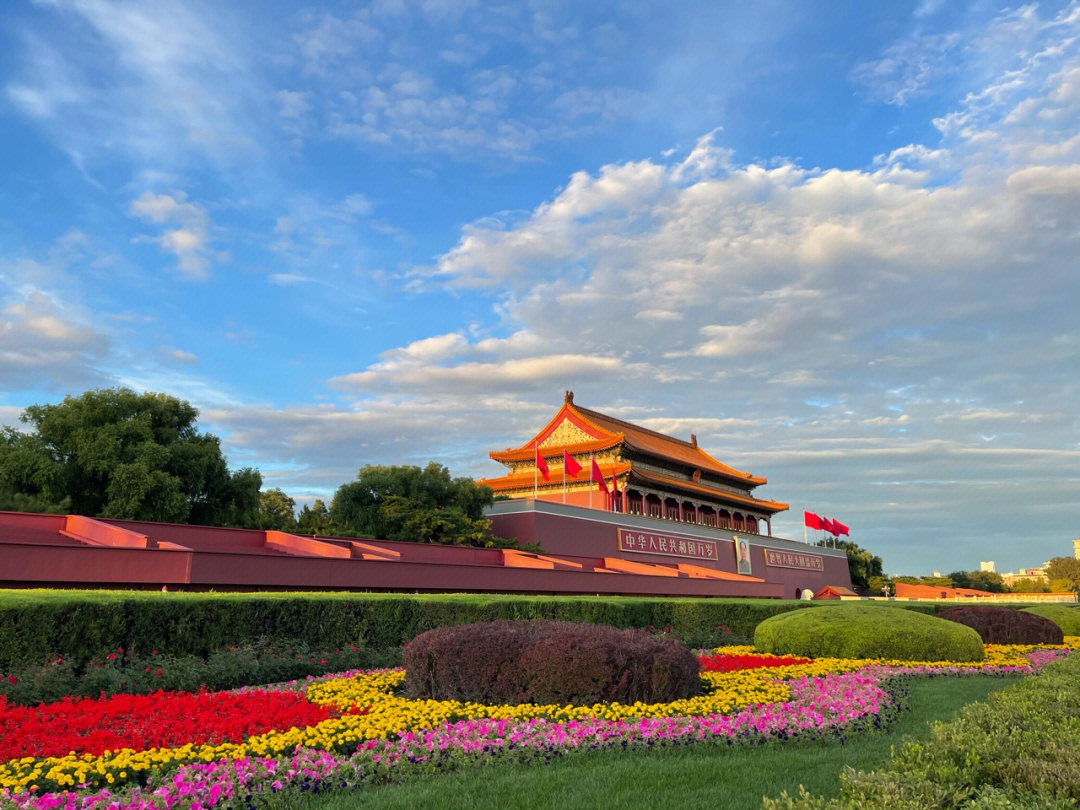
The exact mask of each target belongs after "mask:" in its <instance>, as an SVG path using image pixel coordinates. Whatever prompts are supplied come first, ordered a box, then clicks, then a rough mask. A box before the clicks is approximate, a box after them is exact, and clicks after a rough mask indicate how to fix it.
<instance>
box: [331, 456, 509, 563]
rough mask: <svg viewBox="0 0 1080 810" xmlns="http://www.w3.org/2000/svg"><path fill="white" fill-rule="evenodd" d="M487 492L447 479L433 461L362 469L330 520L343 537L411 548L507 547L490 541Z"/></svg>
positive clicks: (342, 491) (343, 489) (337, 497)
mask: <svg viewBox="0 0 1080 810" xmlns="http://www.w3.org/2000/svg"><path fill="white" fill-rule="evenodd" d="M493 500H494V499H493V497H492V492H491V489H489V488H488V487H482V486H477V484H476V483H475V482H474V481H473V480H472V479H471V478H451V476H450V471H449V470H447V469H446V467H443V466H442V465H441V464H436V463H435V462H431V463H430V464H428V465H427V467H425V468H424V469H420V468H419V467H413V466H400V467H385V466H374V465H369V466H366V467H362V468H361V469H360V471H359V472H358V473H357V474H356V480H355V481H353V482H350V483H348V484H343V485H342V486H340V487H339V488H338V490H337V492H336V493H335V494H334V500H333V501H332V503H331V504H330V516H331V518H332V519H333V522H334V526H335V529H336V530H337V531H340V532H341V533H343V534H346V535H352V536H358V537H373V538H376V539H380V540H403V541H407V542H415V543H443V544H448V545H468V546H487V547H506V546H513V545H516V543H515V541H513V540H505V539H503V538H499V537H494V536H493V535H492V534H491V532H490V527H491V524H490V522H489V521H487V520H484V507H485V506H487V505H489V504H491V503H492V502H493Z"/></svg>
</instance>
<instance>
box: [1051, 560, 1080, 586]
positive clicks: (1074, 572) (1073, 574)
mask: <svg viewBox="0 0 1080 810" xmlns="http://www.w3.org/2000/svg"><path fill="white" fill-rule="evenodd" d="M1046 576H1047V578H1048V579H1049V580H1050V583H1051V590H1054V591H1057V590H1066V591H1080V560H1078V559H1076V558H1075V557H1054V559H1052V560H1050V562H1049V563H1048V564H1047V566H1046Z"/></svg>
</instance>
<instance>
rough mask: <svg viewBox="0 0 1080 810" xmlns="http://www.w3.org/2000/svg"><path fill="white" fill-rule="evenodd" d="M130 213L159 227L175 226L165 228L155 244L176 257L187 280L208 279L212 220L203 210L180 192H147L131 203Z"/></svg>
mask: <svg viewBox="0 0 1080 810" xmlns="http://www.w3.org/2000/svg"><path fill="white" fill-rule="evenodd" d="M128 213H129V214H130V215H131V216H134V217H138V218H139V219H142V220H144V221H146V222H151V223H153V224H156V225H167V226H175V227H166V229H165V230H164V231H162V232H161V234H160V235H158V236H156V237H154V238H153V239H152V241H153V242H155V243H156V244H157V245H158V247H160V248H161V249H162V250H163V251H165V252H166V253H171V254H173V255H174V256H175V257H176V260H177V268H178V269H179V270H180V273H181V274H182V275H183V276H184V277H186V278H190V279H203V278H206V276H207V275H208V274H209V270H210V262H211V253H210V250H209V246H208V241H209V232H210V218H209V217H208V216H207V214H206V211H205V210H204V209H203V208H202V207H200V206H198V205H196V204H194V203H191V202H188V201H187V197H186V195H185V194H184V193H183V192H180V191H178V192H175V193H173V194H154V193H152V192H149V191H146V192H143V194H142V195H141V196H140V197H138V198H137V199H135V200H132V201H131V203H130V204H129V205H128Z"/></svg>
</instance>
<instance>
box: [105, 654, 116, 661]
mask: <svg viewBox="0 0 1080 810" xmlns="http://www.w3.org/2000/svg"><path fill="white" fill-rule="evenodd" d="M105 657H106V658H108V659H109V660H110V661H115V660H116V653H109V654H108V655H106V656H105Z"/></svg>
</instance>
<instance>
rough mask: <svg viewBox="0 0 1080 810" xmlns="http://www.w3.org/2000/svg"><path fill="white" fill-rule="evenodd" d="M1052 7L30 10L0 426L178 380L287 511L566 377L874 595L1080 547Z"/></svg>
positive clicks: (1066, 197)
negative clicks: (35, 410)
mask: <svg viewBox="0 0 1080 810" xmlns="http://www.w3.org/2000/svg"><path fill="white" fill-rule="evenodd" d="M1078 37H1080V5H1078V4H1077V3H1076V2H1071V3H1069V2H1064V3H1041V4H1038V5H1035V4H1031V5H1026V6H1003V5H998V4H992V3H983V2H976V3H944V2H940V0H937V1H936V2H935V0H921V2H916V3H896V4H889V5H885V4H866V3H814V4H810V3H795V2H778V3H757V4H745V3H698V4H693V3H685V4H675V5H674V6H672V5H671V4H661V3H644V2H639V3H624V4H618V5H595V4H580V3H578V4H569V3H567V4H561V3H545V4H540V3H536V4H506V5H497V4H481V3H470V2H447V1H446V0H427V2H421V3H411V2H404V1H403V0H387V1H386V2H376V3H372V4H326V5H319V6H308V7H306V8H304V9H302V10H300V9H298V8H297V7H295V6H293V5H292V4H285V3H280V4H274V3H269V4H259V5H258V6H253V5H226V4H222V3H212V4H211V3H198V2H185V3H181V2H175V3H173V2H139V3H134V2H118V3H107V2H104V1H103V0H72V2H31V3H17V4H14V5H13V6H11V7H9V8H8V9H7V10H6V13H5V15H4V18H3V21H2V22H0V141H2V143H3V144H4V159H3V160H2V161H0V421H2V422H4V423H13V422H14V421H15V420H16V419H17V417H18V414H19V413H20V412H21V410H22V408H23V407H25V406H26V405H27V404H30V403H34V402H43V401H57V400H59V399H61V398H62V397H63V396H64V395H66V394H71V393H78V392H80V391H82V390H84V389H86V388H88V387H96V386H107V385H129V386H133V387H135V388H137V389H147V390H163V391H168V392H170V393H174V394H177V395H179V396H182V397H185V398H188V399H190V400H191V401H192V402H193V403H194V404H196V405H197V406H198V407H199V408H200V409H201V410H202V412H203V424H204V426H205V427H207V428H209V429H212V430H214V431H216V432H218V433H220V435H222V437H223V438H224V440H225V447H226V451H227V453H228V455H229V459H230V462H231V463H233V464H234V465H240V464H253V465H256V466H258V467H259V468H260V469H261V470H262V471H263V472H264V475H265V476H266V481H267V486H280V487H282V488H283V489H285V490H286V491H287V492H289V493H290V494H292V495H293V496H295V497H296V498H297V499H298V500H299V501H301V502H308V501H310V500H311V499H313V498H314V497H320V496H322V497H325V496H327V495H328V494H330V493H331V492H332V491H333V489H334V488H335V487H336V485H337V484H339V483H341V482H343V481H344V480H346V479H348V478H349V477H351V475H352V474H353V473H354V472H355V469H356V468H357V467H359V466H361V465H362V464H365V463H405V462H407V463H423V462H425V461H426V460H428V459H430V458H434V459H437V460H440V461H442V462H444V463H446V464H447V465H448V466H450V467H451V469H452V470H453V471H454V472H456V473H459V474H471V475H484V474H488V475H490V474H493V473H495V472H497V469H498V466H497V465H495V464H494V462H491V461H490V460H488V459H487V451H488V450H490V449H493V448H497V447H505V446H508V445H512V444H516V443H518V442H520V441H521V440H523V439H524V438H525V437H526V436H527V435H529V434H530V432H531V431H532V430H534V429H535V428H537V427H539V425H540V424H542V423H543V421H544V420H545V419H546V418H547V417H548V416H549V415H550V414H551V413H552V412H553V411H554V409H555V408H556V407H557V406H558V404H559V402H560V401H561V396H562V391H563V389H564V388H572V389H574V390H575V392H576V394H577V399H578V401H579V402H581V403H583V404H584V405H586V406H587V407H591V408H595V409H598V410H605V411H608V412H612V413H615V414H618V415H621V416H623V417H624V418H628V419H631V420H635V421H641V422H644V423H646V424H648V425H650V426H652V427H655V428H657V429H660V430H665V431H670V432H674V433H677V434H679V435H685V434H688V433H689V432H690V431H694V432H695V433H697V434H698V436H699V438H700V440H701V442H702V444H703V446H704V447H705V448H706V449H708V450H709V451H710V452H712V453H713V454H714V455H716V456H718V457H719V458H721V459H722V460H725V461H727V462H729V463H732V464H734V465H735V466H739V467H741V468H743V469H748V470H751V471H753V472H755V473H758V474H763V475H766V476H768V477H769V479H770V484H769V485H768V486H767V487H766V488H765V489H763V490H762V493H763V494H765V495H767V496H768V497H772V498H775V499H779V500H784V501H789V502H791V504H792V512H791V513H790V514H789V515H787V516H784V517H781V518H780V519H778V520H777V521H776V529H777V531H778V533H781V534H786V535H789V536H800V535H801V533H802V530H801V523H800V521H799V515H800V513H801V510H802V509H804V508H805V509H810V510H814V511H818V512H821V513H824V514H828V515H833V516H836V517H838V518H840V519H841V520H843V521H844V522H845V523H848V524H849V525H851V526H852V529H853V536H854V539H856V540H857V541H858V542H860V543H862V544H864V545H866V546H867V547H869V548H872V549H873V550H874V551H876V552H878V553H881V554H882V556H883V557H884V558H885V562H886V568H887V569H888V570H889V571H891V572H893V573H901V572H908V573H925V572H929V571H930V570H933V569H939V570H953V569H956V568H974V567H977V564H978V562H979V560H985V559H994V560H996V561H997V563H998V566H999V570H1008V569H1010V568H1016V567H1018V566H1028V565H1035V564H1038V563H1040V562H1042V561H1043V560H1045V559H1047V558H1048V557H1051V556H1056V555H1060V554H1067V553H1069V551H1070V549H1071V546H1070V544H1069V541H1070V540H1072V539H1073V538H1075V537H1080V499H1078V498H1077V492H1078V491H1080V417H1078V408H1077V404H1078V402H1080V396H1078V394H1080V384H1078V379H1080V330H1078V328H1077V327H1078V325H1080V318H1078V316H1077V315H1076V307H1077V304H1076V302H1077V301H1078V300H1080V274H1078V273H1077V262H1076V256H1077V255H1080V244H1078V242H1080V44H1078V43H1080V38H1078Z"/></svg>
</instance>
